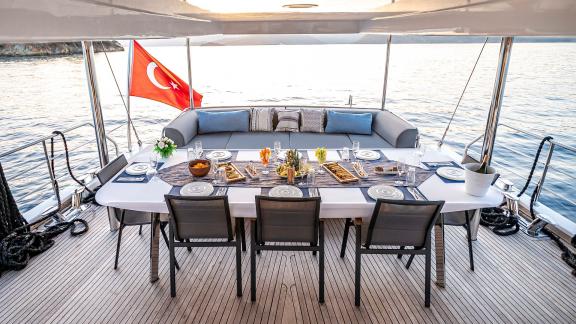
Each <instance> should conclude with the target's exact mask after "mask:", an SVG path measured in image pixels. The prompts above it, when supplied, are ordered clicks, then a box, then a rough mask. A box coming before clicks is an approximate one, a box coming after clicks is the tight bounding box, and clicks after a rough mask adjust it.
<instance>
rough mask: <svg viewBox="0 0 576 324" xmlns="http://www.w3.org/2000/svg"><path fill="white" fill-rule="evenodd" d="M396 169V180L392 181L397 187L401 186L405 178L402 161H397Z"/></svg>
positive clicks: (404, 167) (404, 166)
mask: <svg viewBox="0 0 576 324" xmlns="http://www.w3.org/2000/svg"><path fill="white" fill-rule="evenodd" d="M396 169H397V170H398V180H396V181H394V184H395V185H397V186H403V185H404V183H405V182H406V181H405V176H406V163H404V161H403V160H398V161H397V162H396Z"/></svg>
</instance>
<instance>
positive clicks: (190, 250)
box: [184, 240, 192, 253]
mask: <svg viewBox="0 0 576 324" xmlns="http://www.w3.org/2000/svg"><path fill="white" fill-rule="evenodd" d="M184 242H186V243H190V240H185V241H184ZM186 249H187V250H188V253H192V247H191V246H187V247H186Z"/></svg>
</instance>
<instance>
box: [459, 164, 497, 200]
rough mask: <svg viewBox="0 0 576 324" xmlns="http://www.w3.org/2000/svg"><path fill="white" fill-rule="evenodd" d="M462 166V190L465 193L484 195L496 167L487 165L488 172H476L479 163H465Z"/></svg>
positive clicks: (492, 178)
mask: <svg viewBox="0 0 576 324" xmlns="http://www.w3.org/2000/svg"><path fill="white" fill-rule="evenodd" d="M463 166H464V190H465V191H466V193H467V194H469V195H472V196H477V197H484V196H485V195H486V193H487V192H488V189H489V188H490V185H491V184H492V181H493V180H494V176H495V175H496V169H494V168H493V167H491V166H489V167H488V174H484V173H478V172H476V171H477V170H478V169H480V163H466V164H464V165H463Z"/></svg>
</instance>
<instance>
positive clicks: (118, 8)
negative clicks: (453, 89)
mask: <svg viewBox="0 0 576 324" xmlns="http://www.w3.org/2000/svg"><path fill="white" fill-rule="evenodd" d="M574 17H576V2H575V1H573V0H396V1H394V0H354V1H346V0H292V1H290V0H244V1H242V0H1V1H0V42H41V41H56V40H96V39H129V38H162V37H186V36H199V35H254V34H295V35H302V34H360V33H387V34H388V33H389V34H420V35H492V36H576V19H575V18H574Z"/></svg>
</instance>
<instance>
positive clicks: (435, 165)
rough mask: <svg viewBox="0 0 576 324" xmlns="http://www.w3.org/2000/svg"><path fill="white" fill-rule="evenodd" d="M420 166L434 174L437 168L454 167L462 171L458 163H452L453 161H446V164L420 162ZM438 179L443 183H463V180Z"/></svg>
mask: <svg viewBox="0 0 576 324" xmlns="http://www.w3.org/2000/svg"><path fill="white" fill-rule="evenodd" d="M422 164H424V165H425V166H426V167H427V168H428V169H430V171H433V172H434V173H436V170H438V169H439V168H442V167H454V168H458V169H463V168H462V167H461V166H460V165H459V164H458V163H456V162H454V161H447V162H422ZM438 178H440V180H442V182H444V183H463V182H464V180H451V179H446V178H444V177H441V176H438Z"/></svg>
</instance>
